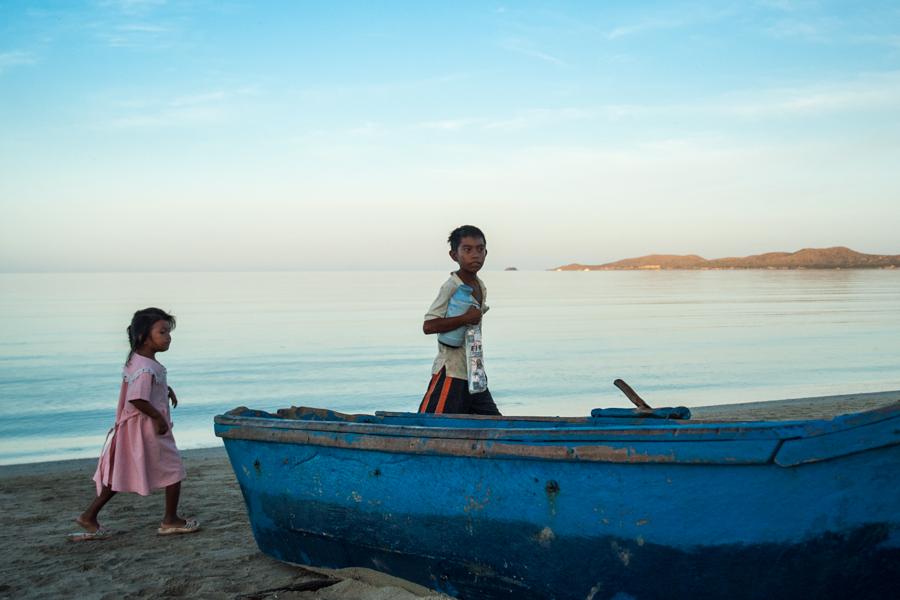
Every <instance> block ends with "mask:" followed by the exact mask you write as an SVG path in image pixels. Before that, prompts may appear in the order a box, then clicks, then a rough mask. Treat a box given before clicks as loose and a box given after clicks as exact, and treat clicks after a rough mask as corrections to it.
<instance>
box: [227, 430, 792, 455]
mask: <svg viewBox="0 0 900 600" xmlns="http://www.w3.org/2000/svg"><path fill="white" fill-rule="evenodd" d="M216 435H217V436H219V437H221V438H223V439H224V440H226V445H227V441H228V440H249V441H257V442H270V443H282V444H299V445H311V446H324V447H332V448H346V449H354V450H371V451H380V452H389V453H394V454H416V455H423V454H432V455H443V456H459V457H467V458H509V459H538V460H564V461H579V462H612V463H642V464H646V463H666V464H716V465H720V464H721V465H726V464H727V465H748V464H766V463H771V462H772V459H773V457H774V456H775V454H776V453H777V451H778V448H779V447H780V445H781V441H780V440H778V439H748V440H739V439H731V440H722V441H718V442H710V443H690V442H688V441H687V440H684V441H685V443H672V441H671V440H668V441H655V442H654V441H648V440H635V439H630V440H625V439H622V440H605V441H597V440H594V441H583V440H556V441H549V442H535V441H533V440H525V441H522V440H518V441H509V440H497V439H473V438H468V439H464V438H441V437H432V436H398V435H359V434H358V433H352V432H347V431H345V432H325V431H315V430H310V429H284V428H276V427H257V426H255V424H252V423H251V424H247V423H244V424H237V423H233V424H226V423H217V424H216Z"/></svg>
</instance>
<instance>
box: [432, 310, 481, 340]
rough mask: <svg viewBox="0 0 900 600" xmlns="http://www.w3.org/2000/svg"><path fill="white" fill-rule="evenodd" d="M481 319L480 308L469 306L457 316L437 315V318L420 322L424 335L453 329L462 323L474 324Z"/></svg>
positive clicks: (462, 324)
mask: <svg viewBox="0 0 900 600" xmlns="http://www.w3.org/2000/svg"><path fill="white" fill-rule="evenodd" d="M479 321H481V309H480V308H475V307H474V306H470V307H469V310H467V311H466V312H464V313H463V314H461V315H459V316H458V317H439V318H437V319H428V320H426V321H425V322H424V323H422V331H424V332H425V334H426V335H430V334H432V333H444V332H446V331H453V330H454V329H458V328H460V327H462V326H464V325H475V324H476V323H478V322H479Z"/></svg>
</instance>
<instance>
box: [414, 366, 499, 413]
mask: <svg viewBox="0 0 900 600" xmlns="http://www.w3.org/2000/svg"><path fill="white" fill-rule="evenodd" d="M419 412H420V413H437V414H462V415H499V414H500V411H499V410H497V405H496V404H494V398H493V397H491V391H490V390H484V391H483V392H479V393H477V394H470V393H469V382H467V381H466V380H465V379H456V378H454V377H447V370H446V369H441V370H440V371H438V372H437V373H435V374H434V375H432V376H431V383H429V384H428V391H427V392H425V397H424V398H422V402H421V403H420V404H419Z"/></svg>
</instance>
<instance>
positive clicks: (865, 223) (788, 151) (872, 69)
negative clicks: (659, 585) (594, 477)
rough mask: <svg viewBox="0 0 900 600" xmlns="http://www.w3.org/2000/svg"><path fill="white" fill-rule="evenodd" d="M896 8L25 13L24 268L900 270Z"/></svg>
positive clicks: (4, 210)
mask: <svg viewBox="0 0 900 600" xmlns="http://www.w3.org/2000/svg"><path fill="white" fill-rule="evenodd" d="M898 165H900V5H898V4H897V3H896V2H879V1H870V2H859V3H855V2H853V3H851V2H814V1H809V2H807V1H801V0H798V1H791V0H778V1H775V0H772V1H763V2H753V1H749V0H748V1H739V2H725V1H722V2H705V3H704V2H659V3H654V2H626V1H622V2H600V1H597V2H528V1H522V2H509V3H502V2H500V3H495V2H486V1H477V2H461V1H454V2H386V3H371V2H337V1H336V2H255V1H254V2H239V1H224V2H214V1H185V2H175V1H166V0H96V1H87V2H84V1H82V2H79V1H75V0H72V1H68V0H67V1H61V2H39V1H35V2H24V1H16V0H5V1H3V2H0V215H2V216H0V272H31V271H37V272H46V271H50V272H54V271H132V270H159V271H167V270H186V271H193V270H198V271H202V270H218V271H229V270H282V269H284V270H294V269H316V270H324V269H390V270H394V269H437V268H440V269H443V268H445V267H447V268H449V267H452V263H450V262H449V258H448V257H447V254H446V251H447V246H446V236H447V234H448V233H449V231H450V230H451V229H452V228H453V227H455V226H457V225H461V224H464V223H472V224H475V225H478V226H480V227H481V228H482V229H484V231H485V233H486V235H487V238H488V247H489V249H490V257H489V259H488V265H487V268H496V269H500V268H504V267H509V266H515V267H518V268H522V269H546V268H552V267H555V266H557V265H561V264H566V263H570V262H582V263H591V264H595V263H601V262H607V261H612V260H618V259H621V258H626V257H633V256H641V255H645V254H651V253H667V254H692V253H695V254H700V255H702V256H704V257H706V258H717V257H724V256H743V255H748V254H755V253H760V252H768V251H794V250H799V249H801V248H804V247H816V248H820V247H828V246H849V247H851V248H853V249H855V250H858V251H862V252H870V253H881V254H900V241H898V240H900V236H898V233H897V232H898V230H900V168H898Z"/></svg>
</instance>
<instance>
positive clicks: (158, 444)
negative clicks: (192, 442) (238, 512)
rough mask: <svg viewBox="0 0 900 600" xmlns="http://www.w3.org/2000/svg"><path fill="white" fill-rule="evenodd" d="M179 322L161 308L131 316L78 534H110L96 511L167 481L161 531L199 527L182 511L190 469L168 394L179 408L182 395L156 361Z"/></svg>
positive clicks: (94, 537) (102, 536)
mask: <svg viewBox="0 0 900 600" xmlns="http://www.w3.org/2000/svg"><path fill="white" fill-rule="evenodd" d="M174 328H175V317H173V316H172V315H170V314H167V313H166V312H165V311H162V310H160V309H158V308H145V309H143V310H139V311H137V312H136V313H134V317H133V318H132V319H131V325H130V326H129V327H128V341H129V343H130V344H131V351H130V352H129V353H128V359H127V360H126V361H125V370H124V372H123V379H122V388H121V390H120V392H119V405H118V408H116V423H115V425H114V426H113V428H112V429H110V433H109V434H108V435H107V440H108V443H106V444H105V445H104V447H103V451H102V453H101V454H100V460H99V461H98V463H97V472H96V473H94V481H95V482H96V484H97V497H96V498H95V499H94V501H93V502H91V505H90V506H88V508H87V510H85V511H84V512H83V513H81V515H79V517H78V518H77V519H75V522H76V523H78V525H80V526H81V527H82V528H84V530H85V531H86V533H79V534H73V535H72V536H71V538H72V539H73V540H76V541H81V540H97V539H105V538H107V537H109V535H110V532H109V530H107V529H104V528H103V527H102V526H101V525H100V523H99V522H98V521H97V515H98V513H99V512H100V509H102V508H103V507H104V506H105V505H106V503H107V502H109V500H110V499H111V498H112V497H113V496H115V495H116V493H117V492H136V493H138V494H140V495H142V496H146V495H148V494H149V493H150V491H151V490H154V489H159V488H162V487H164V488H166V512H165V515H164V516H163V520H162V523H161V524H160V526H159V529H158V530H157V533H159V534H160V535H170V534H177V533H194V532H195V531H198V530H199V529H200V523H199V522H198V521H197V520H196V519H190V520H185V519H182V518H181V517H179V516H178V497H179V495H180V494H181V480H182V479H184V477H185V472H184V465H183V464H182V462H181V456H180V455H179V453H178V448H177V447H176V446H175V438H174V437H173V436H172V420H171V418H170V417H169V400H170V399H171V401H172V407H173V408H174V407H176V406H178V398H176V397H175V392H174V391H173V390H172V388H170V387H168V385H167V384H166V368H165V367H163V366H162V365H161V364H159V363H158V362H156V353H157V352H165V351H166V350H168V349H169V345H170V344H171V343H172V329H174Z"/></svg>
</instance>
